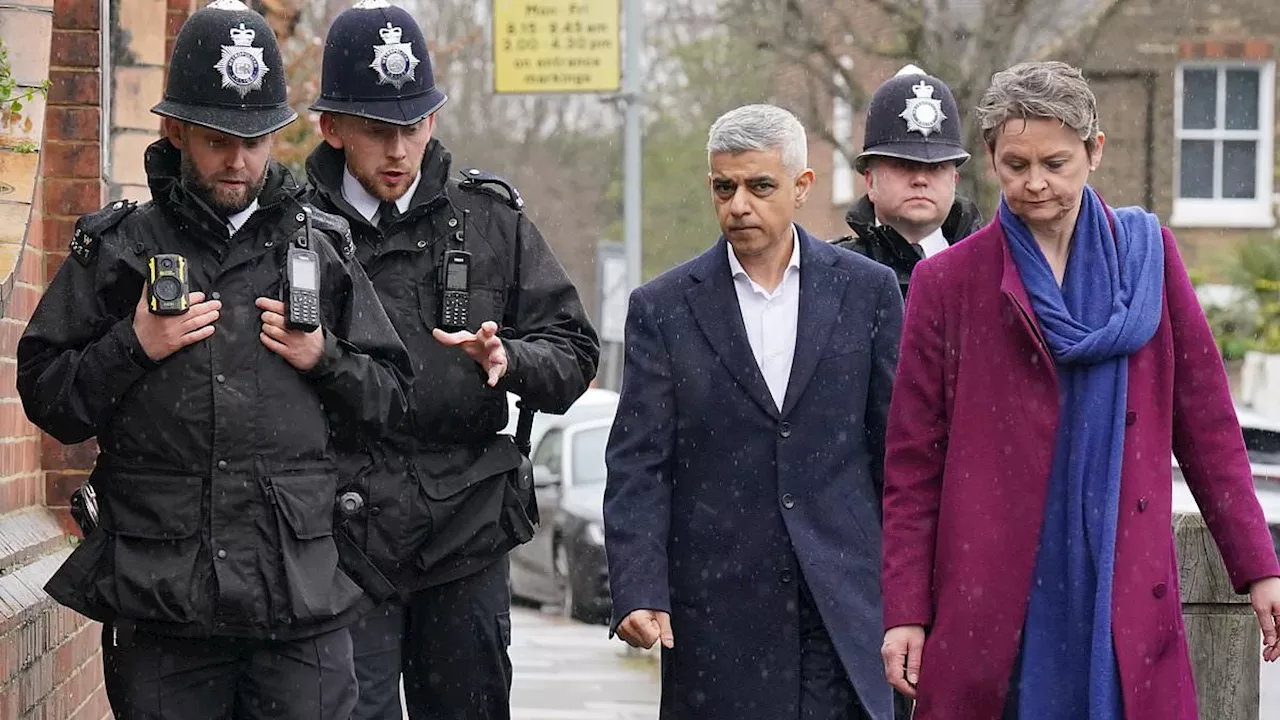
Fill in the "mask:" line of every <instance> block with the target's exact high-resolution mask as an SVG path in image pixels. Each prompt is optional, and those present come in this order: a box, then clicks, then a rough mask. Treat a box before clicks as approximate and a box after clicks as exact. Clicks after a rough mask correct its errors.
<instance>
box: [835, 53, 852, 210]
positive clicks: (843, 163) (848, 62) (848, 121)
mask: <svg viewBox="0 0 1280 720" xmlns="http://www.w3.org/2000/svg"><path fill="white" fill-rule="evenodd" d="M840 65H841V67H843V68H845V69H846V70H850V69H852V68H853V58H852V57H850V56H848V55H844V56H842V57H841V58H840ZM832 81H833V86H834V87H837V88H842V89H843V90H844V92H845V93H846V94H845V95H842V94H839V93H837V94H835V95H833V96H832V98H831V136H832V137H833V138H835V141H836V144H835V146H834V147H832V148H831V204H832V205H838V206H845V205H850V204H852V203H853V201H854V200H856V199H857V197H858V188H857V185H856V182H855V178H856V177H857V173H855V172H854V171H853V166H852V165H850V164H849V160H848V159H847V158H846V157H845V154H844V152H843V151H841V149H840V148H841V147H852V145H853V103H851V102H849V97H848V95H847V93H848V92H849V88H847V87H845V82H844V76H843V75H841V74H840V73H839V72H836V73H835V75H834V77H832Z"/></svg>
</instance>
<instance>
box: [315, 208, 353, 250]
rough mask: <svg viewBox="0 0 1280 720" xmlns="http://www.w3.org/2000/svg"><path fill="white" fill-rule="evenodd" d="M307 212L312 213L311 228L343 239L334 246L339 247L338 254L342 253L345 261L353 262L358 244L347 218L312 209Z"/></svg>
mask: <svg viewBox="0 0 1280 720" xmlns="http://www.w3.org/2000/svg"><path fill="white" fill-rule="evenodd" d="M307 210H308V212H310V213H311V227H313V228H317V229H320V230H327V231H329V232H332V233H334V234H335V235H337V236H338V237H339V238H341V240H340V241H339V242H337V243H334V244H335V245H336V246H337V248H338V252H340V253H342V257H343V259H345V260H351V259H352V258H354V257H355V256H356V243H355V240H354V239H352V237H351V224H350V223H348V222H347V220H346V218H344V217H342V216H340V215H334V214H333V213H327V212H324V211H323V210H317V209H315V208H312V207H309V208H307Z"/></svg>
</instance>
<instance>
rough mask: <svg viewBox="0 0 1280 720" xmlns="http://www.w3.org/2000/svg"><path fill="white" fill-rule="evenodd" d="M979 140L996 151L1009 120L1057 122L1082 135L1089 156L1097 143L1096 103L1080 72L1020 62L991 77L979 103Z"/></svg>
mask: <svg viewBox="0 0 1280 720" xmlns="http://www.w3.org/2000/svg"><path fill="white" fill-rule="evenodd" d="M978 118H979V119H980V120H981V122H982V140H983V142H985V143H986V145H987V149H988V150H992V151H994V150H995V148H996V137H997V136H998V135H999V133H1000V129H1001V128H1002V127H1004V124H1005V123H1007V122H1008V121H1010V120H1034V119H1037V118H1039V119H1045V120H1057V121H1058V122H1060V123H1062V124H1063V125H1064V126H1066V127H1068V128H1071V130H1072V131H1073V132H1074V133H1075V134H1076V135H1078V136H1079V137H1080V139H1081V140H1082V141H1083V142H1084V144H1085V147H1086V148H1088V150H1089V152H1091V153H1092V152H1093V151H1094V149H1095V146H1096V145H1097V144H1098V99H1097V98H1096V97H1094V94H1093V90H1090V89H1089V83H1088V81H1087V80H1085V79H1084V73H1083V72H1081V71H1080V68H1076V67H1072V66H1070V65H1068V64H1066V63H1064V62H1059V61H1057V60H1048V61H1043V62H1026V63H1018V64H1017V65H1014V66H1013V67H1011V68H1009V69H1008V70H1001V71H1000V72H998V73H996V74H995V75H993V76H992V77H991V87H989V88H987V91H986V92H985V93H983V94H982V101H981V102H980V103H978Z"/></svg>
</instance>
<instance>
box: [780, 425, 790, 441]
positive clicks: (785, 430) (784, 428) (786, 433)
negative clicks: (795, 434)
mask: <svg viewBox="0 0 1280 720" xmlns="http://www.w3.org/2000/svg"><path fill="white" fill-rule="evenodd" d="M778 434H779V435H781V436H782V437H784V438H789V437H791V423H782V424H781V425H779V426H778Z"/></svg>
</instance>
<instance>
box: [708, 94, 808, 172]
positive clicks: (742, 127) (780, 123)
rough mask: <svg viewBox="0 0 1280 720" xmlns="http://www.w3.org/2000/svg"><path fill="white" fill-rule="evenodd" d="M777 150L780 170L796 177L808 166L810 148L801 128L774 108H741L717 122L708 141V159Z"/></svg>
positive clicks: (793, 119) (796, 122) (745, 106)
mask: <svg viewBox="0 0 1280 720" xmlns="http://www.w3.org/2000/svg"><path fill="white" fill-rule="evenodd" d="M752 150H755V151H759V152H768V151H770V150H777V151H778V152H779V154H781V155H782V166H783V167H784V168H786V170H787V172H789V173H799V172H800V171H801V170H804V169H805V168H806V167H808V165H809V144H808V140H807V139H806V137H805V133H804V125H801V124H800V121H799V120H798V119H796V116H795V115H792V114H791V113H790V112H788V111H787V110H784V109H783V108H780V107H778V106H776V105H743V106H742V107H739V108H734V109H733V110H730V111H729V112H727V113H725V114H723V115H721V116H720V117H718V118H716V121H715V122H714V123H712V124H711V132H710V133H709V135H708V137H707V159H708V160H710V158H711V156H712V155H718V154H720V153H729V154H731V155H737V154H739V153H744V152H749V151H752Z"/></svg>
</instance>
